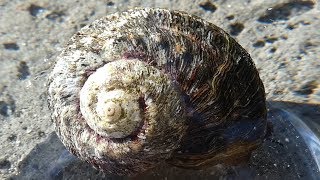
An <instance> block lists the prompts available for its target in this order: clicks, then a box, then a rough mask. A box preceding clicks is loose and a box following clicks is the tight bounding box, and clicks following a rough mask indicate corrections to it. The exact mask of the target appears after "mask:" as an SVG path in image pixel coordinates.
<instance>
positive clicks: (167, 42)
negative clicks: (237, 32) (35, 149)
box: [49, 9, 266, 175]
mask: <svg viewBox="0 0 320 180" xmlns="http://www.w3.org/2000/svg"><path fill="white" fill-rule="evenodd" d="M49 107H50V109H51V110H52V111H53V113H52V119H53V121H54V124H55V128H56V132H57V134H58V136H59V137H60V138H61V140H62V142H63V143H64V145H65V146H66V147H67V148H68V149H69V151H71V152H72V153H73V154H75V155H76V156H78V157H80V158H81V159H82V160H85V161H87V162H89V163H91V164H92V165H93V166H94V167H96V168H98V169H100V170H103V171H105V172H108V173H113V174H118V175H134V174H137V173H141V172H143V171H145V170H147V169H149V168H152V167H154V166H156V165H157V164H158V163H160V162H163V161H166V162H168V163H170V164H173V165H176V166H180V167H186V168H198V167H202V166H204V165H208V164H217V163H229V162H232V161H236V160H237V159H241V158H243V157H247V156H248V155H249V154H250V152H251V151H252V150H253V149H255V148H256V147H257V146H258V145H259V144H260V142H261V141H262V139H263V137H264V136H265V134H266V105H265V92H264V87H263V84H262V82H261V80H260V78H259V75H258V72H257V70H256V68H255V66H254V63H253V62H252V59H251V58H250V55H249V54H248V53H247V52H246V51H245V50H244V49H243V48H242V47H241V46H240V45H239V44H238V43H237V42H236V41H235V40H234V39H233V38H231V37H230V36H229V35H228V34H227V33H226V32H224V31H223V30H222V29H220V28H219V27H217V26H215V25H213V24H211V23H208V22H206V21H204V20H202V19H200V18H197V17H194V16H191V15H188V14H186V13H183V12H179V11H169V10H164V9H135V10H129V11H127V12H123V13H115V14H112V15H109V16H106V17H104V18H102V19H100V20H97V21H94V22H93V23H92V24H90V25H88V26H85V27H84V28H82V29H81V30H80V32H78V33H77V34H75V35H74V36H73V37H72V38H71V40H70V41H69V43H68V45H67V47H66V48H65V49H64V51H63V52H62V54H61V55H60V56H59V57H58V60H57V63H56V65H55V67H54V69H53V71H52V73H51V75H50V77H49Z"/></svg>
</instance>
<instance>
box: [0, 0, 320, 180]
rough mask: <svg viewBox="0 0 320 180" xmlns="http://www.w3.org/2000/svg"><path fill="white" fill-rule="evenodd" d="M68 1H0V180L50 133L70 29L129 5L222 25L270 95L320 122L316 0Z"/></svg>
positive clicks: (319, 7) (319, 33)
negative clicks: (51, 77)
mask: <svg viewBox="0 0 320 180" xmlns="http://www.w3.org/2000/svg"><path fill="white" fill-rule="evenodd" d="M65 1H66V0H57V1H49V0H26V1H19V0H0V142H1V146H0V147H1V150H0V179H7V178H10V177H13V175H15V174H18V173H19V172H21V166H22V165H21V164H23V163H26V159H28V158H27V157H30V153H34V149H35V148H37V147H39V146H37V145H38V144H39V143H42V142H48V141H50V140H51V139H52V138H54V134H53V131H54V130H53V126H52V123H51V120H50V112H49V110H48V108H47V95H46V88H47V87H46V78H47V75H48V73H49V72H50V70H51V68H52V66H53V65H54V63H55V57H56V56H57V55H58V54H59V52H60V51H61V50H62V48H63V47H64V45H65V44H66V42H67V41H68V39H69V38H70V37H71V35H72V34H74V33H75V32H77V31H78V30H79V29H80V28H81V27H83V26H84V25H86V24H88V23H90V22H92V21H93V20H95V19H98V18H101V17H103V16H105V15H106V14H111V13H113V12H117V11H124V10H126V9H128V8H133V7H163V8H169V9H175V10H183V11H187V12H189V13H191V14H195V15H197V16H200V17H202V18H204V19H206V20H208V21H210V22H212V23H214V24H216V25H218V26H220V27H222V28H223V29H225V30H226V31H227V32H229V33H230V34H231V35H232V36H233V37H235V38H236V39H237V41H238V42H239V43H240V44H241V45H242V46H243V47H244V48H245V49H247V51H248V52H249V53H250V54H251V56H252V58H253V60H254V61H255V63H256V66H257V68H258V70H259V72H260V76H261V78H262V80H263V82H264V84H265V88H266V93H267V98H268V100H270V101H281V102H290V103H294V104H295V106H299V105H300V107H301V106H303V107H305V106H309V105H310V106H312V108H311V109H312V110H311V111H310V110H309V111H306V112H301V111H299V113H300V114H301V115H302V116H308V115H310V114H313V116H312V117H313V119H314V120H316V119H318V120H320V116H317V115H319V114H320V112H319V109H320V107H319V104H320V31H319V29H320V5H319V3H318V2H317V1H316V0H305V1H299V0H298V1H293V0H292V1H290V0H269V1H263V0H241V1H232V0H211V1H206V0H194V1H192V0H185V1H182V0H181V1H178V0H155V1H151V0H150V1H149V0H144V1H141V2H140V1H131V0H119V1H116V0H113V1H109V0H96V1H85V0H77V1H72V0H70V1H66V2H65ZM290 107H291V106H290ZM290 107H289V109H290ZM300 109H301V108H300ZM56 141H57V140H55V142H56ZM61 148H63V147H61ZM51 153H52V154H51ZM53 154H54V152H50V151H48V153H47V154H45V155H46V156H48V157H50V156H51V157H56V154H54V155H53ZM29 159H30V158H29ZM29 159H28V160H29ZM49 159H50V158H49ZM30 179H33V178H30Z"/></svg>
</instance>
